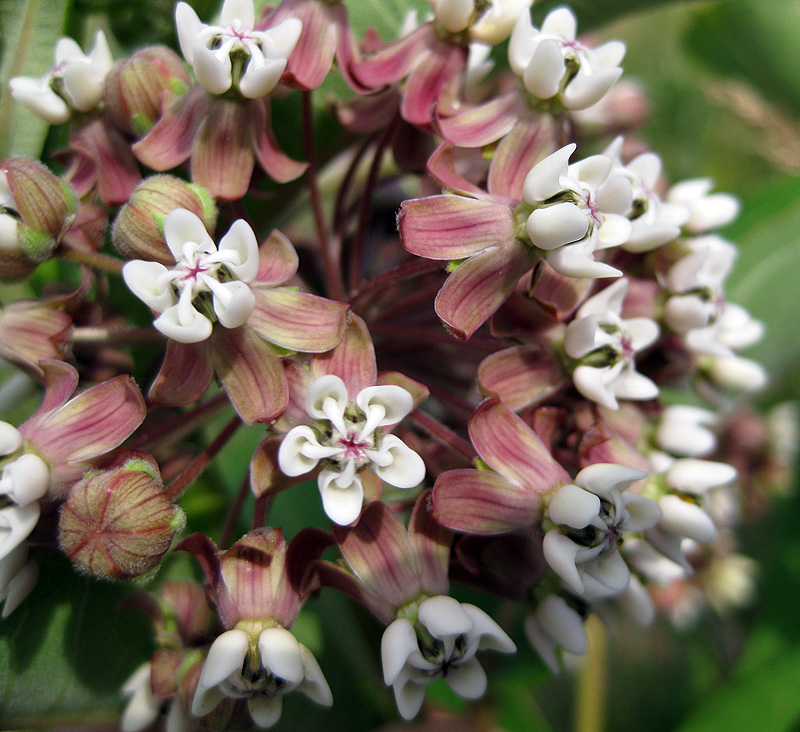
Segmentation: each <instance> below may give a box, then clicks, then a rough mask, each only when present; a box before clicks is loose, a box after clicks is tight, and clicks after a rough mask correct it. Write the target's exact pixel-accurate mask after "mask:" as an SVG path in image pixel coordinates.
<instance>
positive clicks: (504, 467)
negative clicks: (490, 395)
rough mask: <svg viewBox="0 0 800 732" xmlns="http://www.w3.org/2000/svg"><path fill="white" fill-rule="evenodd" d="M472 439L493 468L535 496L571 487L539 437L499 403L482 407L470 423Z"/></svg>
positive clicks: (489, 401)
mask: <svg viewBox="0 0 800 732" xmlns="http://www.w3.org/2000/svg"><path fill="white" fill-rule="evenodd" d="M469 435H470V437H471V438H472V444H473V445H475V449H476V450H477V451H478V454H479V455H480V456H481V458H482V459H483V460H484V461H485V462H486V463H487V464H488V465H489V466H491V467H492V468H493V469H494V470H496V471H497V472H498V473H500V474H501V475H503V476H505V477H506V478H507V479H508V480H510V481H512V482H514V483H516V484H517V485H519V486H521V487H523V488H524V489H526V490H527V491H528V492H531V493H532V494H536V493H547V492H548V491H551V490H553V489H554V488H556V487H557V486H559V485H563V484H564V483H569V480H570V478H569V475H567V473H566V472H565V471H564V469H563V468H562V467H561V466H560V465H559V464H558V463H557V462H556V461H555V460H554V459H553V456H552V455H551V454H550V452H549V451H548V449H547V448H546V447H545V446H544V443H542V441H541V440H540V439H539V437H538V436H537V435H536V433H535V432H534V431H533V430H532V429H531V428H530V427H528V425H527V424H525V422H523V421H522V420H521V419H520V418H519V417H518V416H517V415H516V414H514V412H512V411H511V410H510V409H508V407H506V406H504V405H503V403H502V402H501V401H500V400H499V399H487V400H486V401H484V402H482V403H481V404H479V405H478V408H477V409H476V410H475V413H474V414H473V415H472V419H470V422H469Z"/></svg>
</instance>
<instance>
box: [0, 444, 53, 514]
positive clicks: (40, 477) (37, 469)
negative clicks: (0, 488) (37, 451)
mask: <svg viewBox="0 0 800 732" xmlns="http://www.w3.org/2000/svg"><path fill="white" fill-rule="evenodd" d="M2 475H3V479H4V482H5V479H9V480H10V482H11V486H12V487H11V490H9V491H7V493H8V495H9V497H10V498H11V499H12V500H13V501H14V503H16V504H17V505H18V506H27V505H28V504H29V503H32V502H33V501H38V500H39V499H40V498H43V497H44V494H45V493H47V489H48V488H49V487H50V470H49V468H48V467H47V464H46V463H45V462H44V460H42V458H40V457H39V456H38V455H33V454H31V453H26V454H24V455H20V457H18V458H17V459H16V460H14V461H13V462H11V463H9V464H8V465H6V467H5V468H4V469H3V473H2Z"/></svg>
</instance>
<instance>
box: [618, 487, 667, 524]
mask: <svg viewBox="0 0 800 732" xmlns="http://www.w3.org/2000/svg"><path fill="white" fill-rule="evenodd" d="M622 501H623V503H624V504H625V510H626V511H627V512H628V520H627V521H626V522H625V529H626V531H645V530H646V529H651V528H652V527H653V526H655V525H656V524H657V523H658V522H659V519H660V518H661V509H660V508H659V507H658V504H657V503H656V502H655V501H654V500H653V499H652V498H646V497H645V496H638V495H636V494H635V493H626V494H624V495H623V496H622Z"/></svg>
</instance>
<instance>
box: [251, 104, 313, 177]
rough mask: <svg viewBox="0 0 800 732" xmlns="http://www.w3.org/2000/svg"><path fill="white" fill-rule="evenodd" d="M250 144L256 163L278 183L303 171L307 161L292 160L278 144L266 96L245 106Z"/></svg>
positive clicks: (299, 174) (298, 175)
mask: <svg viewBox="0 0 800 732" xmlns="http://www.w3.org/2000/svg"><path fill="white" fill-rule="evenodd" d="M247 110H248V111H247V118H248V120H249V131H250V132H249V134H250V144H251V147H252V150H253V153H254V154H255V156H256V160H258V164H259V165H260V166H261V167H262V168H263V170H264V172H265V173H266V174H267V175H268V176H269V177H270V178H272V180H274V181H277V182H278V183H288V182H289V181H290V180H295V179H296V178H299V177H300V176H301V175H303V173H305V170H306V168H307V167H308V163H300V162H298V161H297V160H292V159H291V158H290V157H289V156H288V155H286V154H285V153H284V152H283V151H282V150H281V149H280V147H279V146H278V141H277V140H276V139H275V134H274V133H273V132H272V123H271V121H270V113H269V99H268V98H267V97H265V98H263V99H258V100H255V101H253V102H251V103H250V104H249V105H248V107H247Z"/></svg>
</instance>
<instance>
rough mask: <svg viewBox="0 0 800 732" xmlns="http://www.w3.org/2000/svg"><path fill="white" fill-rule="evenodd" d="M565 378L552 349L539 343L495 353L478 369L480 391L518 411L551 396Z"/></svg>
mask: <svg viewBox="0 0 800 732" xmlns="http://www.w3.org/2000/svg"><path fill="white" fill-rule="evenodd" d="M564 381H565V376H564V373H563V371H562V370H561V367H560V365H559V363H558V360H557V359H556V358H555V356H554V355H553V353H552V351H551V350H550V349H549V348H543V347H542V346H540V345H529V346H515V347H513V348H507V349H505V350H503V351H499V352H498V353H493V354H492V355H491V356H488V357H487V358H485V359H484V360H483V361H482V362H481V365H480V367H479V368H478V383H479V384H480V387H481V391H482V392H483V393H484V394H486V395H488V396H496V397H499V398H500V400H501V401H502V402H503V404H505V405H506V406H507V407H508V408H509V409H513V410H515V411H516V410H519V409H522V407H527V406H529V405H531V404H534V403H536V402H538V401H541V400H542V399H546V398H548V397H550V396H552V394H554V393H555V392H556V391H558V390H559V389H560V388H561V386H562V385H563V384H564Z"/></svg>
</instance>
